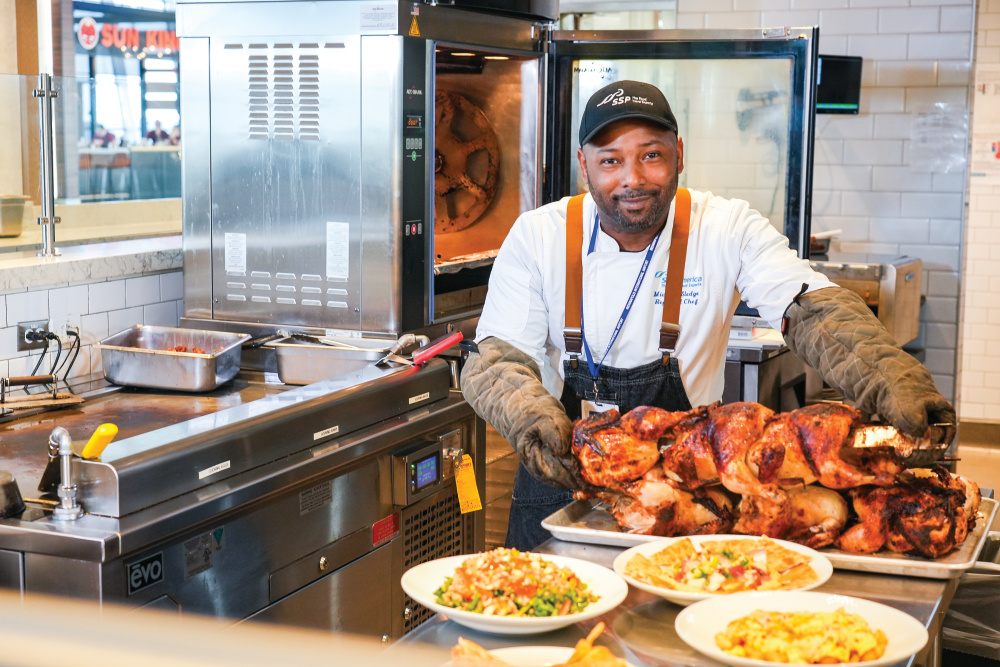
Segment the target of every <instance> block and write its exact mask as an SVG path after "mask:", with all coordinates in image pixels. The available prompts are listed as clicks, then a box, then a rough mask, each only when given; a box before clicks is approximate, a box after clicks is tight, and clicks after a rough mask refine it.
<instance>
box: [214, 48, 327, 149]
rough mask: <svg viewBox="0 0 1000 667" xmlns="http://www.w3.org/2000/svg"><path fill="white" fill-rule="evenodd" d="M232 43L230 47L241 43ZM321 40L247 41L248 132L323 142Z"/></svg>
mask: <svg viewBox="0 0 1000 667" xmlns="http://www.w3.org/2000/svg"><path fill="white" fill-rule="evenodd" d="M242 47H243V45H242V44H227V45H226V46H225V48H227V49H228V48H242ZM319 54H320V45H319V44H316V43H307V42H303V43H301V44H292V43H288V42H284V43H282V42H279V43H275V44H262V43H251V44H248V45H247V93H248V101H249V105H248V117H247V120H248V137H249V138H250V139H251V140H267V139H275V140H278V141H282V140H284V141H291V140H295V139H299V140H302V141H319V138H320V133H319V121H320V112H319V108H320V76H319V71H320V57H319Z"/></svg>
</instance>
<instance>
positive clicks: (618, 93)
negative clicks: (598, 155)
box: [580, 80, 677, 146]
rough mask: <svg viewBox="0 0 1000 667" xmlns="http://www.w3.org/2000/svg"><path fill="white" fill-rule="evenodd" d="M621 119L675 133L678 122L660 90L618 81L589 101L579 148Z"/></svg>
mask: <svg viewBox="0 0 1000 667" xmlns="http://www.w3.org/2000/svg"><path fill="white" fill-rule="evenodd" d="M623 118H644V119H646V120H649V121H652V122H654V123H657V124H659V125H662V126H663V127H665V128H667V129H668V130H673V131H674V132H675V133H676V132H677V119H676V118H674V114H673V112H671V111H670V105H669V104H667V98H666V97H664V96H663V93H661V92H660V89H659V88H657V87H656V86H653V85H650V84H648V83H643V82H641V81H627V80H626V81H617V82H615V83H612V84H610V85H607V86H604V87H603V88H601V89H600V90H598V91H597V92H596V93H594V94H593V95H592V96H591V98H590V100H588V102H587V106H586V107H584V109H583V117H582V118H581V119H580V145H581V146H583V145H585V144H586V143H587V142H588V141H590V140H591V139H593V138H594V135H596V134H597V133H598V132H600V131H601V130H603V129H604V128H605V127H607V126H608V125H610V124H611V123H614V122H615V121H618V120H621V119H623Z"/></svg>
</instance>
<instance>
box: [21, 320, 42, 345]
mask: <svg viewBox="0 0 1000 667" xmlns="http://www.w3.org/2000/svg"><path fill="white" fill-rule="evenodd" d="M48 330H49V321H48V320H35V321H34V322H18V323H17V350H18V352H20V351H22V350H40V349H43V348H44V347H45V338H44V334H45V333H46V332H47V331H48Z"/></svg>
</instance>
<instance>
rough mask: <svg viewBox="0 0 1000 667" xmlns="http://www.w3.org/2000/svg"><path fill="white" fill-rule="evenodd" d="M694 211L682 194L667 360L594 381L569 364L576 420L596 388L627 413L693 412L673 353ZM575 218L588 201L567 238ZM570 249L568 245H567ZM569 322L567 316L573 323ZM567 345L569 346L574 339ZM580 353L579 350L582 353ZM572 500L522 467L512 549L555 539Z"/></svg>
mask: <svg viewBox="0 0 1000 667" xmlns="http://www.w3.org/2000/svg"><path fill="white" fill-rule="evenodd" d="M574 199H576V198H574ZM574 209H575V211H574ZM690 209H691V199H690V194H689V193H687V191H684V190H681V189H679V190H678V196H677V198H676V204H675V213H674V218H675V225H674V227H675V229H674V232H673V236H672V241H671V251H670V262H669V264H668V267H667V271H668V277H667V288H666V290H665V294H664V321H665V322H666V321H667V317H668V315H667V311H668V310H670V309H669V308H668V302H670V303H671V304H672V305H673V309H672V313H673V318H672V319H673V323H674V324H673V326H674V329H673V331H674V332H675V333H674V335H673V336H672V339H671V340H670V342H669V344H667V343H665V342H664V341H665V339H664V337H663V333H662V331H663V330H661V345H660V348H661V351H663V357H662V359H658V360H656V361H652V362H650V363H648V364H643V365H642V366H638V367H636V368H614V367H609V366H603V365H602V366H601V367H600V369H599V370H598V373H597V377H596V378H595V377H593V375H592V373H591V369H590V367H589V365H588V364H581V363H578V362H577V360H576V359H575V358H573V359H571V360H566V361H564V362H563V372H564V374H565V384H564V385H563V392H562V396H561V397H560V401H561V402H562V404H563V407H564V408H565V409H566V414H567V415H569V418H570V419H572V420H577V419H579V418H580V416H581V405H582V401H583V400H584V399H585V398H592V397H593V393H594V387H595V384H596V386H597V391H596V394H597V396H604V397H610V398H612V399H613V400H612V402H613V403H614V404H616V405H617V406H618V409H619V411H620V412H621V413H622V414H625V413H626V412H628V411H629V410H631V409H633V408H636V407H639V406H642V405H651V406H656V407H660V408H663V409H665V410H671V411H677V410H690V409H691V403H690V401H689V400H688V396H687V392H686V391H685V389H684V384H683V383H682V382H681V375H680V367H679V366H678V364H677V359H676V358H674V357H673V356H672V355H671V354H669V352H672V351H673V346H674V345H675V344H676V333H677V332H679V327H677V326H676V312H677V311H679V309H680V298H681V291H680V279H682V278H683V271H684V254H683V253H684V252H686V247H687V226H688V221H689V219H690ZM574 214H575V215H579V216H582V196H581V197H580V199H579V200H578V201H577V204H576V206H574V205H573V202H572V201H571V205H570V208H569V210H568V211H567V239H569V236H570V234H571V224H570V220H569V218H570V217H571V216H573V215H574ZM678 219H682V220H683V221H684V224H683V225H681V226H682V227H683V229H681V230H678V229H677V228H678V223H677V220H678ZM580 224H582V223H580V222H577V224H576V225H575V227H576V228H579V227H580ZM679 232H680V233H681V234H682V235H683V239H679V238H678V233H679ZM581 236H582V234H581ZM569 245H570V244H569V242H567V246H569ZM675 249H676V250H677V252H678V253H680V258H679V261H675ZM573 254H574V250H572V249H567V266H569V264H568V263H569V262H570V261H573ZM575 258H576V259H575V261H576V263H577V264H579V263H580V262H581V260H580V252H575ZM568 273H569V272H568ZM671 274H674V276H673V277H674V280H673V282H674V283H675V284H676V285H677V287H676V289H671ZM578 275H579V274H578ZM570 279H571V278H570V277H569V276H568V277H567V292H568V291H569V281H570ZM575 298H576V297H575V296H571V295H568V296H567V302H569V301H570V300H575ZM577 303H579V302H577ZM569 319H570V318H569V317H567V322H569ZM665 326H666V325H665ZM581 338H582V333H581ZM567 342H568V343H569V340H567ZM665 345H669V347H668V348H665ZM567 350H568V351H571V345H570V344H568V345H567ZM578 351H579V348H577V352H578ZM572 500H573V497H572V491H571V490H569V489H564V488H560V487H555V486H550V485H549V484H546V483H545V482H541V481H539V480H537V479H535V478H534V477H533V476H532V475H531V473H529V472H528V471H527V470H526V469H525V468H524V466H523V465H518V467H517V474H516V475H515V477H514V494H513V498H512V499H511V507H510V522H509V524H508V526H507V539H506V546H508V547H513V548H516V549H520V550H522V551H527V550H530V549H534V548H535V547H537V546H538V545H539V544H541V543H542V542H544V541H545V540H547V539H548V538H550V537H551V536H552V534H551V533H550V532H549V531H547V530H545V529H544V528H542V526H541V523H542V520H543V519H545V518H546V517H548V516H550V515H551V514H553V513H554V512H556V511H558V510H559V509H561V508H562V507H565V506H566V505H567V504H568V503H569V502H571V501H572Z"/></svg>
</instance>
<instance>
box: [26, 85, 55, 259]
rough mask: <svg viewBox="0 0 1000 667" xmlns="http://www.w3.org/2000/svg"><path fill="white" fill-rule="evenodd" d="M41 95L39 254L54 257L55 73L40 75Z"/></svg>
mask: <svg viewBox="0 0 1000 667" xmlns="http://www.w3.org/2000/svg"><path fill="white" fill-rule="evenodd" d="M32 94H33V95H34V96H35V97H37V98H38V115H39V122H38V133H39V135H40V136H39V138H40V141H39V143H40V144H41V151H42V164H41V168H42V217H40V218H38V224H39V225H42V250H41V252H39V253H38V256H39V257H55V256H57V255H58V254H59V251H58V250H57V249H56V223H57V222H59V218H57V217H56V215H55V213H56V195H55V168H54V162H55V158H54V155H53V151H52V99H53V98H54V97H57V96H58V95H59V93H58V92H57V91H55V90H52V76H51V75H49V74H39V75H38V88H37V89H36V90H34V91H32Z"/></svg>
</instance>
